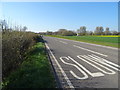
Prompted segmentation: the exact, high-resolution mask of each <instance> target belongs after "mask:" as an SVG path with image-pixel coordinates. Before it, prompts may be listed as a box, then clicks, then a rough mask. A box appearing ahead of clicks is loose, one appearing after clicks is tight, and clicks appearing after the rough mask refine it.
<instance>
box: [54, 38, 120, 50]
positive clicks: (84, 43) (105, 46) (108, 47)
mask: <svg viewBox="0 0 120 90" xmlns="http://www.w3.org/2000/svg"><path fill="white" fill-rule="evenodd" d="M54 38H57V37H54ZM57 39H63V38H57ZM63 40H67V41H73V42H79V43H84V44H88V45H93V46H99V47H104V48H109V49H115V50H118V48H115V47H110V46H103V45H97V44H92V43H87V42H81V41H75V40H68V39H63Z"/></svg>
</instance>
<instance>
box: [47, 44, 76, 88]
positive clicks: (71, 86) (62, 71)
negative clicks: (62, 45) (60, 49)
mask: <svg viewBox="0 0 120 90" xmlns="http://www.w3.org/2000/svg"><path fill="white" fill-rule="evenodd" d="M45 45H46V48H47V49H48V50H49V51H50V54H51V55H52V57H53V58H54V60H55V62H56V64H57V65H58V67H59V69H60V70H61V73H62V74H63V76H64V78H65V80H66V81H67V83H68V85H69V87H70V88H74V86H73V85H72V83H71V81H70V80H69V78H68V77H67V75H66V73H65V72H64V70H63V69H62V67H61V65H60V64H59V63H58V61H57V59H56V58H55V56H54V55H53V53H52V51H51V50H50V48H49V46H48V45H47V43H45Z"/></svg>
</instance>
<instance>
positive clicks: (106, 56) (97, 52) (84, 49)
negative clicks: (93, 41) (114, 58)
mask: <svg viewBox="0 0 120 90" xmlns="http://www.w3.org/2000/svg"><path fill="white" fill-rule="evenodd" d="M73 46H74V47H77V48H80V49H83V50H86V51H89V52H92V53H95V54H98V55H101V56H105V57H107V55H105V54H102V53H99V52H96V51H92V50H90V49H86V48H83V47H80V46H76V45H73Z"/></svg>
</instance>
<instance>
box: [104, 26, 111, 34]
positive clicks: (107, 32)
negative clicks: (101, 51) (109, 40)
mask: <svg viewBox="0 0 120 90" xmlns="http://www.w3.org/2000/svg"><path fill="white" fill-rule="evenodd" d="M104 33H105V35H110V31H109V27H107V28H106V30H105V32H104Z"/></svg>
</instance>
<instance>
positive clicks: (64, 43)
mask: <svg viewBox="0 0 120 90" xmlns="http://www.w3.org/2000/svg"><path fill="white" fill-rule="evenodd" d="M59 42H61V43H64V44H68V43H66V42H63V41H59Z"/></svg>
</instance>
